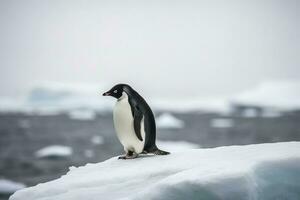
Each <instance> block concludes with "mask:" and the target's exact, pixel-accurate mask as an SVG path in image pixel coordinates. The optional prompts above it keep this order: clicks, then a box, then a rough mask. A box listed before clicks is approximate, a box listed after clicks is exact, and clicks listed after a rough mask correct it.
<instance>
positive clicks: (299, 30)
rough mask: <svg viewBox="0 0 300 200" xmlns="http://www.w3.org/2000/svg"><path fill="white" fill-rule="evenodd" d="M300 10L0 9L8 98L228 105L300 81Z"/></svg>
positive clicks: (297, 6)
mask: <svg viewBox="0 0 300 200" xmlns="http://www.w3.org/2000/svg"><path fill="white" fill-rule="evenodd" d="M299 19H300V3H299V1H297V0H288V1H284V0H282V1H276V0H274V1H268V0H266V1H250V0H249V1H243V0H241V1H233V0H231V1H191V0H188V1H174V0H165V1H146V0H139V1H138V0H136V1H122V0H119V1H114V0H111V1H96V0H95V1H75V0H74V1H63V0H62V1H58V0H52V1H50V0H48V1H47V0H43V1H40V0H36V1H32V0H27V1H22V0H19V1H15V0H1V1H0V27H1V32H0V67H1V68H0V69H1V73H0V95H2V96H3V95H11V96H12V95H18V94H20V93H22V91H24V89H26V88H30V87H31V86H33V85H36V84H38V83H40V82H43V81H58V82H76V83H77V82H84V83H95V84H101V83H111V84H112V83H118V82H127V83H130V84H132V85H134V86H135V87H136V88H138V89H143V90H144V92H145V93H147V94H149V95H154V96H178V95H184V96H189V97H190V96H195V95H197V96H216V95H230V94H234V93H237V92H240V91H243V90H245V89H248V88H250V87H254V86H256V85H257V84H259V83H261V82H263V81H267V80H286V79H288V80H298V79H299V78H300V65H299V64H300V56H299V52H300V26H299Z"/></svg>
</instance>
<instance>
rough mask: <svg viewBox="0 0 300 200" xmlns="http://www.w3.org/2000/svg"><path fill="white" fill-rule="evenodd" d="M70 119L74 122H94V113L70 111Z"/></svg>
mask: <svg viewBox="0 0 300 200" xmlns="http://www.w3.org/2000/svg"><path fill="white" fill-rule="evenodd" d="M68 114H69V117H70V119H74V120H94V119H95V118H96V113H95V111H93V110H86V109H84V110H72V111H70V112H69V113H68Z"/></svg>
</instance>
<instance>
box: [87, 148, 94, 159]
mask: <svg viewBox="0 0 300 200" xmlns="http://www.w3.org/2000/svg"><path fill="white" fill-rule="evenodd" d="M84 155H85V157H87V158H92V157H94V155H95V154H94V152H93V150H91V149H86V150H84Z"/></svg>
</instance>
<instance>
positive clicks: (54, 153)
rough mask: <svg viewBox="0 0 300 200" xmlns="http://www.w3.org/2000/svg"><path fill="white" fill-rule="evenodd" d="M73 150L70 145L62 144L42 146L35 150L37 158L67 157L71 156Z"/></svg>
mask: <svg viewBox="0 0 300 200" xmlns="http://www.w3.org/2000/svg"><path fill="white" fill-rule="evenodd" d="M72 153H73V150H72V148H71V147H68V146H62V145H52V146H47V147H44V148H42V149H40V150H38V151H36V152H35V156H36V157H37V158H50V157H51V158H53V157H55V158H57V157H68V156H71V155H72Z"/></svg>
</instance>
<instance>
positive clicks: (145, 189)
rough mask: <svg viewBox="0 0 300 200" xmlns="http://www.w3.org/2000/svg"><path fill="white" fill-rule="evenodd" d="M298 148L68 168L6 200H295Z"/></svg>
mask: <svg viewBox="0 0 300 200" xmlns="http://www.w3.org/2000/svg"><path fill="white" fill-rule="evenodd" d="M299 161H300V142H284V143H272V144H256V145H246V146H227V147H218V148H211V149H194V150H186V151H183V152H177V153H172V154H170V155H167V156H144V157H140V158H137V159H133V160H118V159H117V157H113V158H111V159H109V160H106V161H104V162H101V163H97V164H87V165H85V166H83V167H78V168H76V167H71V168H70V171H69V172H68V173H67V174H66V175H64V176H62V177H61V178H59V179H57V180H54V181H50V182H47V183H43V184H38V185H37V186H34V187H29V188H26V189H22V190H19V191H17V192H16V193H15V194H14V195H12V196H11V197H10V200H23V199H24V198H26V199H30V200H82V199H85V200H99V199H102V200H105V199H109V200H112V199H164V200H171V199H172V200H174V199H175V200H179V199H189V200H193V199H228V200H229V199H230V200H232V199H239V200H243V199H246V200H250V199H251V200H256V199H257V200H259V199H263V200H269V199H270V200H271V199H291V200H293V199H300V181H299V180H300V162H299Z"/></svg>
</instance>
